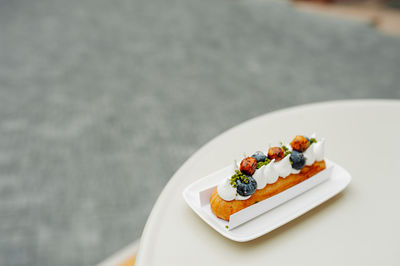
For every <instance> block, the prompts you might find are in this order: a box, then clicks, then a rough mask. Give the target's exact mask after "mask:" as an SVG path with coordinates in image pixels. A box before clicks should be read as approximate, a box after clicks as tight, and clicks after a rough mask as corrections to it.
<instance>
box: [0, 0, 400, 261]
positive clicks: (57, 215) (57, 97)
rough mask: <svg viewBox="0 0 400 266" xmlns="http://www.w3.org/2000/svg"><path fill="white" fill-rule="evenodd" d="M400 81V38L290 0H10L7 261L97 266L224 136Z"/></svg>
mask: <svg viewBox="0 0 400 266" xmlns="http://www.w3.org/2000/svg"><path fill="white" fill-rule="evenodd" d="M399 88H400V39H399V38H396V37H390V36H386V35H383V34H381V33H378V32H377V31H375V30H374V29H372V28H369V27H368V26H367V25H364V24H362V23H357V22H353V21H349V20H340V19H336V18H333V17H327V16H322V15H317V14H312V13H307V12H300V11H297V10H295V9H294V8H293V7H292V6H291V5H290V4H289V3H288V2H284V1H269V0H160V1H158V0H150V1H144V0H143V1H140V0H138V1H135V0H113V1H108V0H86V1H81V0H69V1H54V0H36V1H31V0H26V1H23V0H1V1H0V265H40V266H47V265H94V264H96V263H98V262H100V261H102V260H103V259H105V258H106V257H108V256H109V255H111V254H112V253H114V252H116V251H118V250H119V249H121V248H123V247H124V246H125V245H127V244H129V243H131V242H132V241H134V240H135V239H137V238H139V237H140V235H141V232H142V229H143V226H144V224H145V222H146V219H147V216H148V215H149V213H150V211H151V208H152V205H153V204H154V202H155V201H156V199H157V196H158V195H159V193H160V192H161V190H162V188H163V186H164V185H165V184H166V183H167V182H168V180H169V178H170V177H171V176H172V174H173V173H174V171H176V170H177V169H178V168H179V166H180V165H181V164H182V163H183V162H184V161H185V160H186V159H187V158H188V157H189V156H190V155H191V154H192V153H193V152H195V151H196V150H197V149H198V148H199V147H201V146H202V145H203V144H205V143H206V142H207V141H208V140H210V139H212V138H213V137H215V136H216V135H218V134H219V133H221V132H223V131H224V130H226V129H228V128H230V127H232V126H234V125H236V124H238V123H240V122H242V121H245V120H247V119H249V118H252V117H254V116H257V115H261V114H264V113H266V112H270V111H273V110H276V109H279V108H284V107H289V106H293V105H298V104H305V103H311V102H317V101H327V100H336V99H349V98H371V97H375V98H400V89H399ZM177 193H180V192H179V191H177Z"/></svg>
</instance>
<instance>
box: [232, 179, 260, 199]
mask: <svg viewBox="0 0 400 266" xmlns="http://www.w3.org/2000/svg"><path fill="white" fill-rule="evenodd" d="M247 178H248V179H249V182H248V183H246V182H244V181H242V180H240V179H237V180H236V184H237V186H236V191H237V193H238V194H239V195H240V196H243V197H247V196H250V195H253V193H254V192H256V189H257V181H256V180H255V179H254V178H253V177H251V176H247Z"/></svg>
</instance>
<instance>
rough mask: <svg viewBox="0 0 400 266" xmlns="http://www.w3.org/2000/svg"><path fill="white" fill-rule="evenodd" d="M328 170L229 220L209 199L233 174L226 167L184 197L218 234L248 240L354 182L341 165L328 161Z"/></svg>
mask: <svg viewBox="0 0 400 266" xmlns="http://www.w3.org/2000/svg"><path fill="white" fill-rule="evenodd" d="M325 162H326V169H325V170H323V171H321V172H320V173H318V174H317V175H315V176H313V177H310V178H309V179H307V180H305V181H303V182H302V183H300V184H298V185H296V186H293V187H292V188H290V189H287V190H285V191H283V192H281V193H279V194H277V195H275V196H273V197H271V198H268V199H266V200H264V201H261V202H259V203H257V204H254V205H252V206H250V207H248V208H246V209H244V210H242V211H240V212H238V213H236V214H233V215H232V216H231V219H230V220H231V221H230V222H227V221H224V220H222V219H219V218H217V217H216V216H215V215H214V214H213V213H212V212H211V208H210V204H209V198H210V196H211V193H212V191H213V190H214V189H215V187H216V186H217V184H218V183H219V182H220V181H221V180H222V179H223V178H225V177H226V175H227V173H230V170H231V169H230V168H231V167H232V166H228V167H225V168H223V169H221V170H219V171H216V172H214V173H212V174H210V175H208V176H206V177H204V178H201V179H199V180H197V181H196V182H194V183H192V184H191V185H189V186H188V187H186V188H185V190H184V191H183V197H184V199H185V201H186V202H187V204H188V205H189V206H190V207H191V208H192V209H193V211H194V212H195V213H196V214H197V215H199V217H200V218H202V219H203V220H204V221H205V222H206V223H207V224H208V225H210V226H211V227H212V228H213V229H215V230H216V231H217V232H218V233H220V234H221V235H223V236H225V237H226V238H229V239H231V240H233V241H238V242H245V241H249V240H252V239H255V238H257V237H260V236H262V235H264V234H267V233H268V232H270V231H272V230H274V229H276V228H278V227H280V226H282V225H284V224H286V223H288V222H289V221H291V220H293V219H295V218H296V217H298V216H300V215H302V214H304V213H306V212H307V211H309V210H311V209H313V208H314V207H316V206H318V205H320V204H321V203H323V202H324V201H326V200H328V199H329V198H331V197H333V196H334V195H336V194H338V193H339V192H341V191H342V190H343V189H344V188H345V187H346V186H347V185H348V184H349V182H350V181H351V176H350V174H349V173H348V172H347V171H346V170H345V169H344V168H342V167H341V166H339V165H338V164H336V163H334V162H332V161H329V160H325Z"/></svg>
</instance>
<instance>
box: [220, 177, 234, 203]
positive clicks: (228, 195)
mask: <svg viewBox="0 0 400 266" xmlns="http://www.w3.org/2000/svg"><path fill="white" fill-rule="evenodd" d="M217 192H218V195H219V196H220V197H221V198H222V199H223V200H226V201H231V200H234V199H235V197H236V188H234V187H232V185H231V178H230V177H226V178H224V180H222V182H221V183H219V184H218V186H217Z"/></svg>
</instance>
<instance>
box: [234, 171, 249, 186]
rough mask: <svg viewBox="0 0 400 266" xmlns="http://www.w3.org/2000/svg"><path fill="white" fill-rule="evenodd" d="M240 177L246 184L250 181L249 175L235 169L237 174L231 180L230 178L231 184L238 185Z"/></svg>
mask: <svg viewBox="0 0 400 266" xmlns="http://www.w3.org/2000/svg"><path fill="white" fill-rule="evenodd" d="M238 179H239V180H240V181H242V182H243V183H246V184H248V183H249V181H250V180H249V178H248V177H247V175H245V174H243V173H242V172H240V171H239V170H235V174H234V175H233V176H231V180H230V184H231V186H232V187H236V186H237V184H236V180H238Z"/></svg>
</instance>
